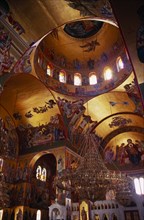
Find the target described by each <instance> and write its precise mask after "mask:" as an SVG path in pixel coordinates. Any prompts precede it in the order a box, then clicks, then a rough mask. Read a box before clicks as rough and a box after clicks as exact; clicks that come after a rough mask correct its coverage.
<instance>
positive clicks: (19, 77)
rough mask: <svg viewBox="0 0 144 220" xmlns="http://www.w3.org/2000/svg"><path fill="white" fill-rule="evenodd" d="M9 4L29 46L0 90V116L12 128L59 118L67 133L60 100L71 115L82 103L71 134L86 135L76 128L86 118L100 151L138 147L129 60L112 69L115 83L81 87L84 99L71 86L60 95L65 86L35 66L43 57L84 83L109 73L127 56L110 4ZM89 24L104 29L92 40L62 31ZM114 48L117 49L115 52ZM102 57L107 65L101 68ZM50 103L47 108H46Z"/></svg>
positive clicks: (139, 121)
mask: <svg viewBox="0 0 144 220" xmlns="http://www.w3.org/2000/svg"><path fill="white" fill-rule="evenodd" d="M8 3H9V7H10V11H11V12H12V15H13V17H14V19H15V20H16V21H18V22H19V23H20V24H21V25H22V27H23V28H24V30H25V33H23V34H22V35H21V37H22V39H23V40H24V41H25V42H27V43H28V44H31V43H32V42H33V45H32V49H31V51H30V53H28V54H26V55H24V56H23V57H24V58H23V57H22V58H21V59H20V60H19V61H18V62H17V63H16V65H15V67H14V69H13V70H12V72H11V77H10V78H9V79H8V80H7V81H6V82H5V84H4V89H3V92H2V93H1V96H0V104H1V114H2V115H5V114H6V112H7V113H8V115H10V117H11V118H12V121H13V124H14V126H15V127H18V126H20V125H23V126H28V125H31V126H33V127H38V126H41V125H44V124H47V123H49V122H50V121H51V117H52V116H54V115H60V116H61V120H62V126H63V127H64V130H65V131H67V132H66V133H68V132H69V129H68V126H70V125H69V123H70V121H69V120H66V119H68V117H67V116H66V115H65V112H64V111H62V109H61V107H60V105H59V102H58V101H59V97H60V98H61V100H62V99H63V100H67V101H68V102H70V105H69V106H70V108H71V109H73V106H74V105H75V104H74V103H75V102H78V101H79V100H82V101H83V108H84V112H83V114H81V115H80V118H79V120H78V121H77V123H75V129H76V130H79V128H80V127H81V128H82V129H83V132H85V129H86V128H85V127H82V126H81V122H82V121H84V119H85V117H86V116H90V118H91V122H90V123H91V124H93V125H94V127H93V131H94V132H95V133H96V134H97V135H99V136H100V137H101V138H102V140H103V141H102V147H103V148H105V149H106V148H107V147H108V146H110V147H111V148H112V149H113V148H114V146H115V147H116V145H119V146H120V145H121V144H122V143H124V144H125V145H126V144H127V139H132V141H133V142H135V141H136V140H139V141H140V142H143V141H144V135H143V133H144V119H143V106H142V100H141V95H140V92H139V88H138V85H137V82H136V79H135V74H134V71H133V68H132V64H131V61H130V59H128V58H127V63H126V64H127V66H124V70H122V71H121V72H117V71H116V68H115V69H114V71H113V77H114V78H115V81H114V82H111V83H109V81H107V82H104V84H102V86H101V87H100V88H99V87H92V86H88V85H84V86H80V87H82V88H83V89H84V91H85V94H83V93H82V92H80V93H78V94H76V93H75V88H76V86H74V85H72V84H69V83H66V84H65V87H66V90H64V88H63V87H64V84H63V83H61V82H59V80H57V79H54V78H53V77H51V76H47V75H46V72H45V70H44V68H42V66H40V65H39V64H38V58H39V51H40V52H41V51H42V52H43V54H42V55H43V59H45V60H46V61H47V63H48V64H51V65H52V66H53V68H55V69H56V68H57V69H59V70H61V69H63V70H65V72H66V73H69V74H70V75H71V76H72V77H73V76H74V73H75V72H80V73H81V75H82V77H88V76H89V73H90V72H91V71H92V72H96V73H97V72H99V77H102V76H103V75H102V74H103V73H102V69H104V67H105V66H110V67H112V68H113V67H114V63H116V59H117V58H118V56H121V55H123V54H124V52H126V48H125V44H124V42H123V38H122V35H121V32H120V30H119V27H118V24H117V22H116V19H115V17H114V15H113V12H112V9H111V7H110V5H109V2H108V1H107V0H97V1H94V0H93V1H91V2H90V1H82V0H81V1H77V0H76V1H71V0H65V1H64V0H55V1H53V0H49V1H41V0H29V1H19V0H9V2H8ZM93 21H98V22H103V25H102V27H101V28H100V29H99V30H98V31H96V32H95V33H94V34H92V36H90V35H87V36H86V37H84V38H81V37H78V38H76V37H73V36H70V35H69V34H68V33H66V32H65V30H64V28H65V27H66V25H69V26H70V25H71V24H72V23H74V22H75V23H76V22H81V23H80V24H82V22H85V23H87V22H89V23H91V24H93ZM89 28H90V27H89ZM44 36H45V37H44ZM92 41H93V42H94V41H95V43H96V44H95V47H94V48H93V49H91V50H90V51H85V48H87V47H85V45H87V43H89V42H92ZM115 47H118V49H116V50H114V48H115ZM44 48H47V50H48V51H51V52H52V51H53V56H54V57H57V59H54V58H53V59H52V58H51V57H49V56H47V51H46V50H45V49H44ZM104 54H106V55H107V58H108V60H107V61H106V62H105V61H104V62H103V63H101V61H100V60H101V58H102V55H104ZM25 57H26V58H25ZM59 57H64V58H65V61H66V63H67V66H65V63H60V62H58V59H59ZM75 59H78V60H79V61H80V62H81V63H82V67H81V69H79V70H74V68H73V67H72V65H70V64H71V63H73V61H74V60H75ZM89 59H92V60H95V66H94V68H93V69H92V70H91V69H90V67H89V66H88V60H89ZM20 61H23V62H20ZM68 64H69V65H68ZM25 67H26V68H25ZM27 67H30V68H29V69H28V68H27ZM98 83H99V82H98ZM66 91H67V92H66ZM87 91H88V92H87ZM50 100H53V105H52V108H50V107H48V105H49V104H50V103H49V101H50ZM48 103H49V104H48ZM43 107H46V111H43V112H42V113H40V114H38V113H37V112H36V111H35V110H34V109H36V108H37V109H38V110H40V109H42V108H43ZM80 107H82V105H80ZM16 114H18V115H19V116H20V118H18V117H16ZM18 115H17V116H18ZM73 138H74V137H73ZM72 141H73V140H72ZM142 168H143V167H142Z"/></svg>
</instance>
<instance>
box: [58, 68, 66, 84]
mask: <svg viewBox="0 0 144 220" xmlns="http://www.w3.org/2000/svg"><path fill="white" fill-rule="evenodd" d="M59 81H60V82H62V83H66V72H65V71H64V70H61V71H60V72H59Z"/></svg>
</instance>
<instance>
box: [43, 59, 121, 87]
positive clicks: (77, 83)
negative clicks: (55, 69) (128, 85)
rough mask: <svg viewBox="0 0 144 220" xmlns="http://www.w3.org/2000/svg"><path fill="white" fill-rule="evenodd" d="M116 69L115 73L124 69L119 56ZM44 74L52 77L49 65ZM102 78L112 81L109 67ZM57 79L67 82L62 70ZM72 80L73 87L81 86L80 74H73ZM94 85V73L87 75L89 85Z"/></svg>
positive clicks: (95, 80) (95, 77)
mask: <svg viewBox="0 0 144 220" xmlns="http://www.w3.org/2000/svg"><path fill="white" fill-rule="evenodd" d="M116 67H117V72H119V71H120V70H121V69H124V62H123V61H122V58H121V57H120V56H119V57H118V58H117V60H116ZM46 73H47V75H48V76H53V73H52V68H51V67H50V65H47V72H46ZM103 76H104V80H110V79H112V77H113V71H112V69H111V68H110V67H109V66H107V67H105V68H104V71H103ZM58 79H59V81H60V82H61V83H66V82H67V74H66V72H65V71H64V70H61V71H60V72H59V75H58ZM73 80H74V85H75V86H81V85H82V75H81V73H75V74H74V78H73ZM95 84H97V75H96V73H95V72H90V73H89V85H95Z"/></svg>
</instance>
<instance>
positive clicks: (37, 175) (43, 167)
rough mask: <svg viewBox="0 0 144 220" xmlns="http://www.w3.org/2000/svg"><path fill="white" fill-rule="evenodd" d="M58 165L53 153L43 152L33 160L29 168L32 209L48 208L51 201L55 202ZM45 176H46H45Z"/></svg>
mask: <svg viewBox="0 0 144 220" xmlns="http://www.w3.org/2000/svg"><path fill="white" fill-rule="evenodd" d="M56 165H57V163H56V158H55V156H54V155H53V154H52V153H48V152H41V153H38V154H37V155H35V156H34V157H33V158H32V160H31V162H30V164H29V167H30V168H31V178H30V183H31V188H32V190H31V197H32V198H33V200H34V202H33V203H31V204H30V206H31V207H33V208H40V207H41V206H43V207H44V208H47V206H48V205H50V204H51V201H52V200H55V198H56V189H55V187H54V178H55V176H56ZM43 171H44V173H43ZM44 174H45V176H43V175H44ZM35 191H36V192H35ZM35 193H37V196H36V197H35Z"/></svg>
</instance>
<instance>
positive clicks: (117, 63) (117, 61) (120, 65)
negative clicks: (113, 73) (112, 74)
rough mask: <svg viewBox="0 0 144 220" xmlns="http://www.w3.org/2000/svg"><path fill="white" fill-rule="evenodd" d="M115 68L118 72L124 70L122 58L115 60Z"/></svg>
mask: <svg viewBox="0 0 144 220" xmlns="http://www.w3.org/2000/svg"><path fill="white" fill-rule="evenodd" d="M116 67H117V71H118V72H119V71H120V70H121V69H123V68H124V63H123V61H122V58H121V57H120V56H119V57H118V58H117V59H116Z"/></svg>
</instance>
